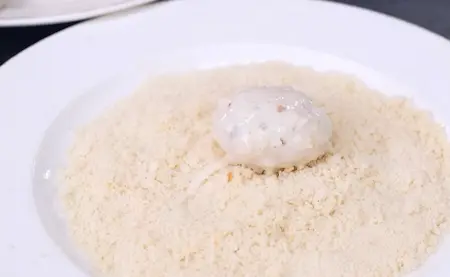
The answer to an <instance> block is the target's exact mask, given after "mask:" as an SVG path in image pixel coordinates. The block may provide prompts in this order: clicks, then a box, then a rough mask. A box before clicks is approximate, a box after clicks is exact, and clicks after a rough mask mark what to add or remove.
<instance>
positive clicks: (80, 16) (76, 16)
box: [0, 0, 161, 28]
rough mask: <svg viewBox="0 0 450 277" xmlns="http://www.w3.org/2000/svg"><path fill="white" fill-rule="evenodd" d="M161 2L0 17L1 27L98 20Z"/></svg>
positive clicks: (149, 0) (137, 0) (133, 1)
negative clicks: (52, 13)
mask: <svg viewBox="0 0 450 277" xmlns="http://www.w3.org/2000/svg"><path fill="white" fill-rule="evenodd" d="M160 1H161V0H128V1H126V2H122V3H118V4H113V5H109V6H106V7H99V8H94V9H91V10H88V11H84V12H73V13H70V12H69V13H65V14H58V15H50V16H37V17H13V18H2V17H0V28H1V27H28V26H41V25H53V24H62V23H69V22H75V21H81V20H85V19H90V18H96V17H99V16H107V15H110V14H113V13H117V12H121V11H126V10H128V9H133V8H136V7H139V6H141V5H145V4H156V3H158V2H160Z"/></svg>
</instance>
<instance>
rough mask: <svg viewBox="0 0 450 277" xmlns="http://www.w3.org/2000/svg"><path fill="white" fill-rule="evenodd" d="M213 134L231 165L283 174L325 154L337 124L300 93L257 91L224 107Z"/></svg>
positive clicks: (247, 92) (238, 96) (280, 89)
mask: <svg viewBox="0 0 450 277" xmlns="http://www.w3.org/2000/svg"><path fill="white" fill-rule="evenodd" d="M213 131H214V135H215V138H216V140H217V142H218V143H219V145H220V146H221V147H222V149H223V150H224V151H225V152H226V153H227V159H228V161H229V162H230V163H235V164H245V165H248V166H251V167H255V168H263V169H280V168H288V167H292V166H303V165H305V164H307V163H308V162H310V161H313V160H315V159H317V158H318V157H320V156H322V155H323V154H325V153H326V152H327V151H328V150H329V148H330V140H331V135H332V124H331V121H330V119H329V118H328V116H327V115H326V113H325V112H324V111H323V110H322V109H319V108H317V107H314V106H313V104H312V101H311V100H310V99H309V98H308V97H307V96H306V95H304V94H303V93H302V92H300V91H297V90H294V89H293V88H290V87H256V88H250V89H246V90H243V91H241V92H240V93H238V94H236V95H235V96H234V97H233V98H232V99H229V100H223V101H221V102H220V103H219V105H218V108H217V110H216V113H215V115H214V126H213Z"/></svg>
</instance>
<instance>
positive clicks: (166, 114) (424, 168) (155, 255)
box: [61, 62, 450, 277]
mask: <svg viewBox="0 0 450 277" xmlns="http://www.w3.org/2000/svg"><path fill="white" fill-rule="evenodd" d="M260 85H289V86H293V87H294V88H295V89H298V90H301V91H303V92H305V93H306V94H307V95H308V96H309V97H310V98H311V99H313V101H314V103H315V105H317V106H322V107H323V108H324V109H325V110H326V111H327V113H328V115H329V117H330V118H331V120H332V122H333V128H334V134H333V149H332V153H331V154H330V155H328V156H327V157H326V158H324V159H323V160H321V161H318V162H317V163H315V164H312V165H310V166H309V167H307V168H305V169H302V170H298V171H291V170H286V171H285V172H279V173H278V174H267V175H264V174H263V175H257V174H254V173H253V172H252V171H251V170H249V169H247V168H244V167H241V166H228V167H224V168H222V169H221V170H219V171H218V172H216V173H215V174H213V175H212V176H210V177H209V178H208V179H207V180H206V182H205V183H204V184H203V185H201V186H200V187H199V188H198V190H197V191H196V192H195V194H189V193H188V191H187V188H188V186H189V182H190V180H192V179H193V178H195V176H196V174H198V172H201V171H202V169H203V168H204V167H205V166H208V165H210V164H211V163H214V162H215V161H217V160H219V159H220V158H221V157H223V155H224V153H223V152H222V151H221V150H220V149H219V148H218V146H217V145H216V144H215V143H214V141H213V138H212V135H211V125H212V124H211V123H212V122H211V113H212V111H213V110H214V108H215V105H216V101H217V100H218V98H220V97H223V96H226V95H230V94H233V93H235V92H236V91H238V90H239V89H242V88H245V87H251V86H260ZM449 157H450V148H449V145H448V142H447V139H446V136H445V131H444V129H443V128H442V127H441V126H439V125H438V124H436V123H434V121H433V119H432V117H431V116H430V114H428V113H425V112H423V111H420V110H418V109H416V108H415V107H414V106H412V105H411V104H410V103H409V102H408V101H406V100H404V99H400V98H388V97H387V96H383V95H382V94H380V93H378V92H375V91H372V90H370V89H368V88H367V87H366V86H365V85H364V84H363V83H361V82H359V81H357V80H355V79H354V78H351V77H349V76H344V75H341V74H337V73H318V72H315V71H313V70H310V69H307V68H299V67H295V66H291V65H288V64H284V63H277V62H271V63H263V64H253V65H247V66H235V67H227V68H221V69H214V70H208V71H201V72H192V73H189V74H180V75H172V76H163V77H158V78H154V79H152V80H150V81H149V82H148V83H147V84H146V85H145V86H144V87H143V89H141V90H140V91H138V92H137V93H135V94H133V95H131V96H130V97H128V98H127V99H124V100H123V101H121V102H119V103H117V105H115V106H114V107H112V108H111V109H109V110H108V111H107V112H105V113H104V114H103V115H102V116H101V117H100V118H97V119H95V120H94V121H92V122H91V123H90V124H89V125H87V126H85V128H83V129H82V130H80V131H79V132H78V133H77V135H76V137H75V140H74V143H73V147H72V148H71V149H70V151H69V154H68V166H67V168H65V171H64V186H62V190H61V197H62V199H63V203H64V207H65V214H66V215H67V221H68V226H69V230H70V231H71V233H72V236H73V239H74V240H75V242H76V243H77V244H78V245H79V246H80V248H81V249H82V250H83V251H84V253H86V255H87V256H88V258H90V259H91V261H92V264H93V265H94V267H95V268H97V269H98V270H99V274H106V276H112V277H148V276H154V277H163V276H166V277H181V276H183V277H197V276H198V277H212V276H214V277H227V276H230V277H231V276H232V277H240V276H242V277H244V276H245V277H253V276H254V277H299V276H301V277H319V276H320V277H362V276H364V277H372V276H373V277H375V276H383V277H391V276H399V275H401V274H402V273H405V272H408V271H411V270H413V269H414V268H415V267H417V266H418V265H420V264H421V263H422V261H423V260H424V259H425V258H426V257H427V256H428V255H429V254H430V253H431V252H433V251H434V250H435V249H436V246H437V244H438V243H439V241H440V239H441V232H442V231H445V227H446V225H447V222H448V219H449V213H450V202H449V196H450V180H449V178H450V159H449Z"/></svg>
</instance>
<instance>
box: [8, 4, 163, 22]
mask: <svg viewBox="0 0 450 277" xmlns="http://www.w3.org/2000/svg"><path fill="white" fill-rule="evenodd" d="M153 1H155V0H62V1H58V0H0V27H2V26H3V27H5V26H28V25H39V24H55V23H63V22H70V21H77V20H83V19H87V18H92V17H97V16H101V15H105V14H109V13H113V12H118V11H122V10H126V9H130V8H133V7H137V6H140V5H143V4H147V3H151V2H153ZM2 5H3V6H2Z"/></svg>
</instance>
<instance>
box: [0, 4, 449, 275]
mask: <svg viewBox="0 0 450 277" xmlns="http://www.w3.org/2000/svg"><path fill="white" fill-rule="evenodd" d="M199 14H201V15H202V16H198V15H199ZM154 26H164V28H155V27H154ZM274 59H277V60H284V61H288V62H291V63H295V64H298V65H308V66H312V67H314V68H316V69H317V70H339V71H342V72H347V73H350V74H354V75H356V76H358V77H359V78H361V79H362V80H363V81H364V82H366V83H367V84H368V85H369V86H370V87H373V88H376V89H380V90H381V91H386V92H392V93H394V94H400V95H405V96H408V97H412V98H413V99H415V100H416V102H418V103H419V104H420V106H422V107H424V108H427V109H430V110H432V111H433V112H434V114H435V115H436V117H437V119H438V120H439V121H441V122H442V123H444V124H446V125H447V126H450V111H449V109H448V105H449V104H450V78H449V77H448V76H449V74H450V44H449V42H448V41H447V40H445V39H443V38H441V37H439V36H437V35H434V34H432V33H430V32H428V31H425V30H423V29H421V28H419V27H416V26H413V25H410V24H407V23H404V22H401V21H399V20H396V19H393V18H390V17H387V16H384V15H381V14H377V13H373V12H369V11H366V10H362V9H359V8H353V7H349V6H345V5H340V4H332V3H329V2H321V1H299V0H278V1H271V0H245V1H243V0H227V1H210V0H208V1H206V0H204V1H202V0H190V1H173V2H166V3H163V4H161V5H157V6H155V7H146V8H143V9H140V10H136V11H130V12H128V13H127V14H125V15H115V16H111V17H107V18H102V19H97V20H93V21H90V22H85V23H83V24H80V25H77V26H74V27H72V28H69V29H66V30H64V31H63V32H60V33H58V34H56V35H53V36H51V37H49V38H47V39H45V40H43V41H41V42H39V43H38V44H36V45H34V46H32V47H30V48H29V49H27V50H25V51H24V52H22V53H20V54H19V55H17V56H16V57H14V58H12V59H11V60H9V61H8V62H7V63H5V64H4V65H3V66H2V67H0V126H2V129H1V130H2V133H1V134H2V135H1V136H0V153H1V155H0V171H1V173H2V174H1V177H2V182H1V184H0V219H1V228H0V260H1V261H2V262H1V266H0V275H1V276H14V277H16V276H17V277H22V276H64V277H83V276H87V272H88V267H87V266H86V263H85V261H84V260H83V259H82V258H81V256H80V255H79V254H78V253H77V251H75V250H74V248H73V247H72V246H71V244H70V242H69V241H68V240H67V238H66V232H65V228H64V220H63V218H61V216H60V214H59V212H58V207H57V206H56V205H55V202H56V201H55V186H57V185H58V182H57V181H56V179H55V168H57V167H58V166H59V165H61V163H63V159H64V155H63V153H64V151H65V149H66V146H67V143H68V141H69V140H70V132H71V131H72V130H73V128H75V127H76V126H78V125H79V124H81V123H83V122H85V121H86V120H89V119H90V118H92V116H94V115H95V114H97V113H98V112H99V111H101V110H102V109H103V108H104V106H105V105H108V104H109V103H111V102H112V101H114V100H115V99H117V98H120V97H122V96H123V95H126V94H128V93H130V92H132V91H133V89H135V88H136V86H137V85H138V84H139V83H140V82H141V81H142V80H143V79H144V78H145V77H146V76H147V75H149V74H153V73H159V72H166V71H173V70H183V69H193V68H208V67H215V66H218V65H226V64H236V63H246V62H254V61H264V60H274ZM449 259H450V243H449V242H444V243H443V245H442V247H440V248H439V251H438V252H437V253H436V254H435V255H433V256H432V257H431V258H430V259H429V260H427V263H426V264H425V265H424V266H422V267H421V268H420V269H419V271H418V272H416V274H417V275H416V276H426V277H442V276H450V263H448V260H449ZM411 276H413V275H411Z"/></svg>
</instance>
